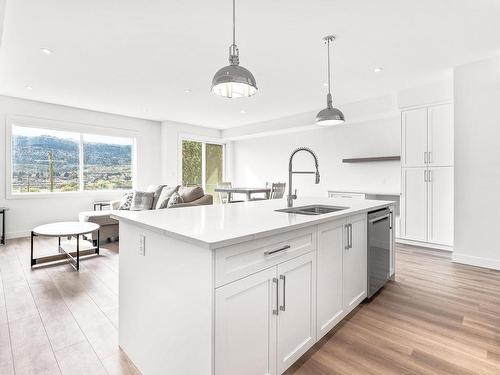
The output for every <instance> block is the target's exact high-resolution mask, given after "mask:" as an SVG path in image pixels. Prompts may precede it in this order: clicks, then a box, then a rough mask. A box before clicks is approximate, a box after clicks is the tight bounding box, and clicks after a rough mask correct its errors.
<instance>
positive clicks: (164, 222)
mask: <svg viewBox="0 0 500 375" xmlns="http://www.w3.org/2000/svg"><path fill="white" fill-rule="evenodd" d="M392 203H393V202H391V201H380V200H362V199H359V200H357V199H333V198H299V199H297V200H295V201H294V207H299V206H306V205H311V204H321V205H330V206H340V207H348V208H347V209H345V210H342V211H337V212H332V213H328V214H323V215H298V214H289V213H284V212H276V211H274V210H276V209H281V208H286V200H285V199H283V200H281V199H273V200H262V201H253V202H241V203H231V204H218V205H212V206H197V207H181V208H171V209H163V210H151V211H113V212H112V215H111V217H112V218H114V219H117V220H120V221H126V222H129V223H130V222H131V223H134V224H136V225H138V226H140V227H143V228H146V229H150V230H152V231H156V232H159V233H162V234H165V235H167V236H171V237H175V238H178V239H181V240H185V241H188V242H191V243H195V244H197V245H199V246H203V247H205V248H207V249H216V248H219V247H223V246H228V245H233V244H236V243H240V242H244V241H249V240H252V239H257V238H261V237H266V236H270V235H274V234H278V233H283V232H287V231H290V230H294V229H299V228H305V227H307V226H311V225H316V224H320V223H324V222H326V221H331V220H335V219H340V218H343V217H347V216H351V215H354V214H357V213H362V212H368V211H372V210H376V209H379V208H383V207H386V206H388V205H390V204H392Z"/></svg>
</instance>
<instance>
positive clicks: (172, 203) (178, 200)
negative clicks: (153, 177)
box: [167, 192, 184, 208]
mask: <svg viewBox="0 0 500 375" xmlns="http://www.w3.org/2000/svg"><path fill="white" fill-rule="evenodd" d="M179 203H184V200H183V199H182V197H181V196H180V195H179V193H178V192H175V193H173V194H172V196H171V197H170V199H169V200H168V203H167V208H170V207H172V206H175V205H176V204H179Z"/></svg>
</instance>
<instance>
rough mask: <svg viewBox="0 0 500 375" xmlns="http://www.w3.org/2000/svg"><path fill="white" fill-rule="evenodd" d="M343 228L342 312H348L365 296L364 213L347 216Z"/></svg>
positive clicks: (365, 239) (366, 283)
mask: <svg viewBox="0 0 500 375" xmlns="http://www.w3.org/2000/svg"><path fill="white" fill-rule="evenodd" d="M344 230H345V234H346V241H345V242H344V243H345V246H344V254H343V262H342V263H343V280H344V282H343V289H344V312H345V313H346V314H348V313H349V312H351V311H352V310H353V309H354V308H355V307H356V306H357V305H358V304H359V303H360V302H361V301H363V300H364V299H365V298H366V296H367V289H368V281H367V249H366V242H367V234H366V230H367V223H366V214H363V215H359V216H354V217H352V218H348V219H347V224H346V227H345V229H344Z"/></svg>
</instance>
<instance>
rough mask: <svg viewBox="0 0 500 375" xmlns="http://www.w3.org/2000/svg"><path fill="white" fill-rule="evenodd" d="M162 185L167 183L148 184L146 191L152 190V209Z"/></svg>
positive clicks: (156, 202)
mask: <svg viewBox="0 0 500 375" xmlns="http://www.w3.org/2000/svg"><path fill="white" fill-rule="evenodd" d="M164 186H167V185H149V186H148V188H147V189H146V191H148V192H151V191H152V192H154V193H155V195H154V198H153V205H152V206H151V208H152V209H155V208H156V205H157V204H158V198H160V193H161V191H162V189H163V187H164Z"/></svg>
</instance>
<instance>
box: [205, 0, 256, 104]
mask: <svg viewBox="0 0 500 375" xmlns="http://www.w3.org/2000/svg"><path fill="white" fill-rule="evenodd" d="M235 8H236V6H235V0H233V44H231V46H230V47H229V65H228V66H225V67H224V68H222V69H220V70H218V71H217V73H215V75H214V78H213V79H212V92H213V93H214V94H217V95H220V96H224V97H226V98H247V97H249V96H252V95H254V94H255V93H256V92H257V83H256V82H255V77H254V76H253V74H252V73H251V72H250V71H249V70H248V69H246V68H244V67H242V66H240V56H239V50H238V47H237V46H236V21H235V18H236V16H235V14H236V11H235Z"/></svg>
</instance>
